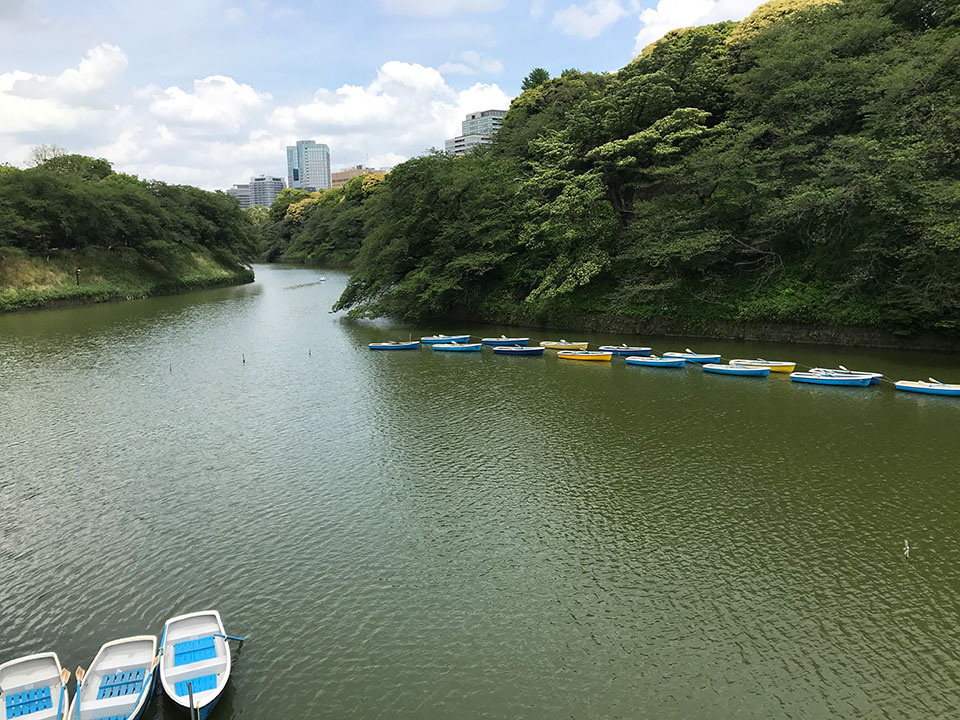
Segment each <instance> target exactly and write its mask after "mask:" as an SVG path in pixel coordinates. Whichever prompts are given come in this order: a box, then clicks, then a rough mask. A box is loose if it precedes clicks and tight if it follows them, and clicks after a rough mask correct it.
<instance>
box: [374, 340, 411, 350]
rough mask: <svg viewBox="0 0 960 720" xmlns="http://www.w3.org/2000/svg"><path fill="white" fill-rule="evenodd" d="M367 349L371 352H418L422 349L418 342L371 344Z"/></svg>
mask: <svg viewBox="0 0 960 720" xmlns="http://www.w3.org/2000/svg"><path fill="white" fill-rule="evenodd" d="M367 347H369V348H370V349H371V350H416V349H417V348H418V347H420V343H419V341H417V340H414V341H412V342H394V343H370V344H369V345H368V346H367Z"/></svg>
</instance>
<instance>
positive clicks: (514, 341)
mask: <svg viewBox="0 0 960 720" xmlns="http://www.w3.org/2000/svg"><path fill="white" fill-rule="evenodd" d="M480 342H481V343H483V344H484V345H526V344H527V343H528V342H530V338H528V337H525V338H508V337H507V336H506V335H501V336H500V337H498V338H483V339H482V340H480Z"/></svg>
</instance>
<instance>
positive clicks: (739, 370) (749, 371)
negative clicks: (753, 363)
mask: <svg viewBox="0 0 960 720" xmlns="http://www.w3.org/2000/svg"><path fill="white" fill-rule="evenodd" d="M700 367H701V368H702V369H703V371H704V372H709V373H716V374H717V375H734V376H737V377H767V375H769V374H770V368H768V367H744V366H740V365H717V364H714V363H704V364H703V365H701V366H700Z"/></svg>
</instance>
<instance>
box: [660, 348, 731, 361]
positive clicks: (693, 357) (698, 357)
mask: <svg viewBox="0 0 960 720" xmlns="http://www.w3.org/2000/svg"><path fill="white" fill-rule="evenodd" d="M663 356H664V357H665V358H683V359H684V360H689V361H690V362H693V363H715V362H720V356H719V355H710V354H709V353H695V352H694V351H693V350H691V349H690V348H687V349H686V350H685V351H684V352H665V353H664V354H663Z"/></svg>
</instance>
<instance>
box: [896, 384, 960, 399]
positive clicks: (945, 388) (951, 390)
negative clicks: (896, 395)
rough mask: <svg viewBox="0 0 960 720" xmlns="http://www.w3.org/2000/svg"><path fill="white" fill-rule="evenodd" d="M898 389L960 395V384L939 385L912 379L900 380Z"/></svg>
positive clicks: (897, 385)
mask: <svg viewBox="0 0 960 720" xmlns="http://www.w3.org/2000/svg"><path fill="white" fill-rule="evenodd" d="M895 387H896V388H897V390H903V391H904V392H912V393H920V394H922V395H942V396H948V397H960V385H937V384H935V383H926V382H922V381H920V382H914V381H912V380H900V381H899V382H897V383H896V384H895Z"/></svg>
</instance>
